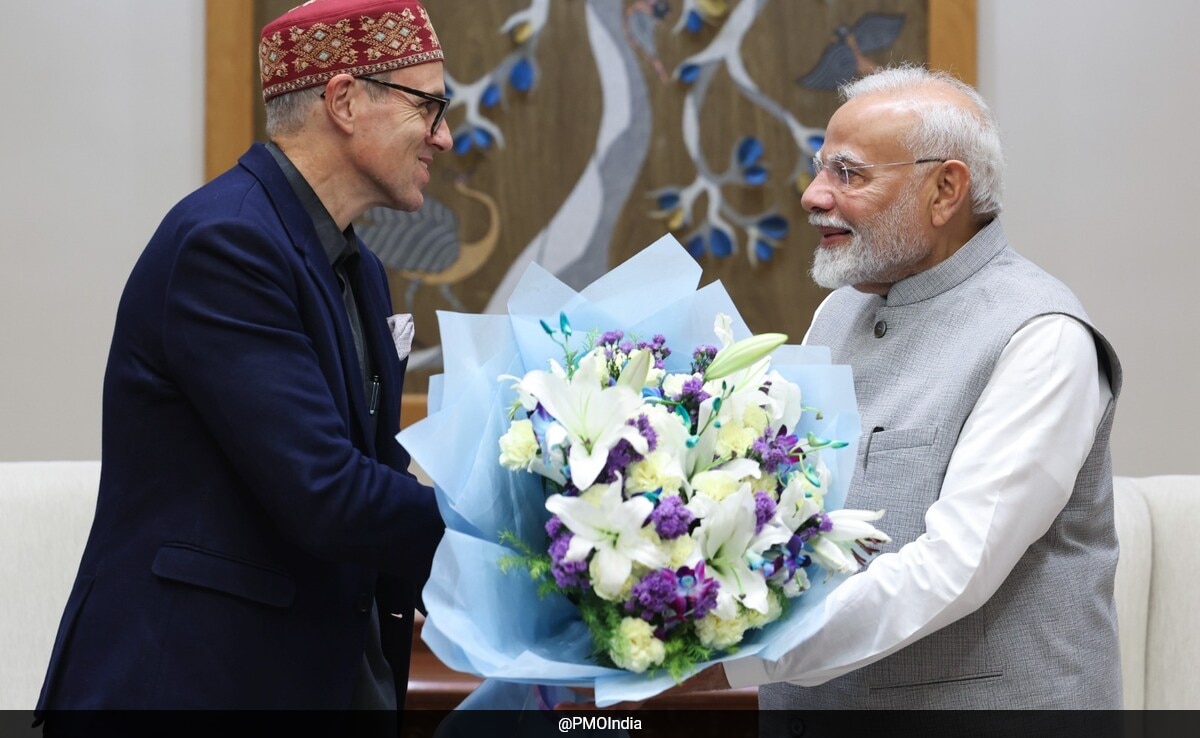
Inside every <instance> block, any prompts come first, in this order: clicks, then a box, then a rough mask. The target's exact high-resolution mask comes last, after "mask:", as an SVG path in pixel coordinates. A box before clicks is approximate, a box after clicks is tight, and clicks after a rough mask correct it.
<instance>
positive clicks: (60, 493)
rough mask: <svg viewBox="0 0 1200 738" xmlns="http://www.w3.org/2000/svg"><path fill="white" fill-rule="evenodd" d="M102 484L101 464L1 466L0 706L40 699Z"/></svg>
mask: <svg viewBox="0 0 1200 738" xmlns="http://www.w3.org/2000/svg"><path fill="white" fill-rule="evenodd" d="M99 486H100V462H98V461H21V462H4V463H2V464H0V510H2V512H0V542H3V555H2V556H0V592H3V593H4V596H3V597H0V624H3V627H0V654H3V655H4V657H3V658H0V709H3V710H32V709H33V708H34V705H35V704H37V698H38V694H39V693H40V692H41V689H42V678H43V677H44V676H45V674H46V665H47V664H48V663H49V661H50V651H51V648H52V647H53V645H54V635H55V633H56V632H57V631H58V622H59V620H60V619H61V618H62V614H63V605H64V604H65V603H66V601H67V595H68V594H69V593H70V591H71V584H72V582H73V581H74V579H75V573H76V571H78V569H79V559H80V557H81V556H82V555H83V546H84V544H85V543H86V542H87V537H88V532H89V530H90V529H91V526H92V517H93V515H94V514H95V512H96V492H97V490H98V489H99Z"/></svg>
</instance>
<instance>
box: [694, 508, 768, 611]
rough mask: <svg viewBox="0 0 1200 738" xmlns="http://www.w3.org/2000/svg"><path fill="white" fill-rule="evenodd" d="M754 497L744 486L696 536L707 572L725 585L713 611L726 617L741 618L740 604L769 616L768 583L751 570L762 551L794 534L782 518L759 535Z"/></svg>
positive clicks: (714, 513) (709, 518)
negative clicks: (756, 528)
mask: <svg viewBox="0 0 1200 738" xmlns="http://www.w3.org/2000/svg"><path fill="white" fill-rule="evenodd" d="M756 526H757V518H756V516H755V512H754V494H753V493H752V492H751V491H750V485H748V484H747V485H744V486H743V487H742V488H741V489H740V490H739V491H738V492H736V493H735V494H732V495H730V496H729V497H726V498H725V499H724V500H723V501H722V502H721V503H720V504H719V505H717V506H716V509H715V510H713V511H712V514H711V515H710V516H709V517H708V518H706V519H704V520H703V521H702V522H701V524H700V527H699V528H697V529H696V532H695V534H694V537H695V539H696V544H697V545H698V546H699V548H700V555H701V556H703V557H704V559H705V561H706V562H707V563H706V564H705V570H706V571H707V572H709V573H710V574H711V576H713V578H715V579H716V580H717V581H719V582H720V583H721V587H720V589H719V590H718V592H717V606H716V608H714V610H713V612H714V613H715V614H716V615H717V616H719V617H722V618H733V617H735V616H736V615H737V612H738V610H737V603H739V602H740V603H741V604H742V605H743V606H744V607H746V608H748V609H751V610H755V611H757V612H760V613H764V614H765V613H766V612H767V608H768V604H769V603H768V601H767V582H766V580H765V579H764V578H763V576H762V573H761V572H760V571H757V570H755V569H752V568H751V564H752V563H755V562H757V561H758V560H759V559H761V556H762V552H763V551H765V550H766V549H768V548H770V547H771V546H773V545H775V544H777V543H786V542H787V541H788V540H790V539H791V537H792V533H791V531H789V530H787V529H786V528H784V527H783V525H782V524H780V523H779V520H778V517H776V518H775V519H774V520H772V521H770V522H768V523H767V524H766V525H764V526H763V529H762V530H761V531H759V532H758V533H756V532H755V531H754V529H755V527H756Z"/></svg>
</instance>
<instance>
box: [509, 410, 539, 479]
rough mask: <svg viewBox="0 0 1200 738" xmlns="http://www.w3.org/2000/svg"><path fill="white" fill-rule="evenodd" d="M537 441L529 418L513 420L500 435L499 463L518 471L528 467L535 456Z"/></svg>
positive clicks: (536, 453)
mask: <svg viewBox="0 0 1200 738" xmlns="http://www.w3.org/2000/svg"><path fill="white" fill-rule="evenodd" d="M537 455H538V442H537V437H536V436H535V435H534V434H533V423H531V422H530V421H529V420H514V421H513V423H512V425H510V426H509V427H508V432H506V433H505V434H504V435H502V436H500V465H501V466H503V467H504V468H505V469H512V470H513V471H519V470H521V469H528V468H529V465H530V464H532V463H533V461H534V460H535V459H536V458H537Z"/></svg>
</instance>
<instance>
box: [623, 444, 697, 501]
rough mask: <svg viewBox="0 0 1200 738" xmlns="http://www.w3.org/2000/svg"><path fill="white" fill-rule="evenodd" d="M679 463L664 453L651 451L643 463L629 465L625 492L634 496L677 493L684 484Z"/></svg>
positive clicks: (636, 462) (637, 462)
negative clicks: (654, 492) (656, 491)
mask: <svg viewBox="0 0 1200 738" xmlns="http://www.w3.org/2000/svg"><path fill="white" fill-rule="evenodd" d="M679 472H680V469H679V463H678V462H677V461H675V460H674V459H673V458H671V455H670V454H668V453H666V452H664V451H651V452H650V453H649V454H647V455H646V457H645V458H644V459H642V460H641V461H635V462H633V463H632V464H630V465H629V469H628V471H627V473H628V475H629V476H627V477H626V478H625V490H626V491H627V492H630V493H632V494H637V493H639V492H653V491H655V490H657V489H661V490H662V491H663V492H676V491H678V490H679V488H680V486H682V484H683V479H682V477H681V476H680V474H679Z"/></svg>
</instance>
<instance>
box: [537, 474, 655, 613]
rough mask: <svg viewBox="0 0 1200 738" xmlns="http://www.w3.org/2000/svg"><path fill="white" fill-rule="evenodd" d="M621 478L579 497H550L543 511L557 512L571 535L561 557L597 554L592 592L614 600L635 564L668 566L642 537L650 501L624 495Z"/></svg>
mask: <svg viewBox="0 0 1200 738" xmlns="http://www.w3.org/2000/svg"><path fill="white" fill-rule="evenodd" d="M621 486H622V481H621V479H620V478H619V477H618V478H617V480H616V481H615V482H613V483H612V484H609V485H605V486H604V487H603V488H599V490H598V494H597V492H596V491H593V490H589V491H588V492H586V493H584V494H582V495H580V496H579V497H565V496H563V495H551V496H550V498H549V499H547V500H546V509H547V510H549V511H550V512H551V513H553V514H555V515H557V516H558V518H559V519H560V520H562V522H563V525H565V526H566V527H567V529H568V530H570V531H571V533H573V534H574V535H573V536H572V537H571V543H570V546H569V548H568V549H567V553H566V555H565V556H564V557H563V560H564V561H583V560H584V559H586V558H587V556H588V554H589V553H591V552H592V551H595V552H596V556H595V558H594V559H593V560H592V566H591V569H592V571H593V572H595V573H596V576H595V577H594V578H593V580H592V586H593V587H594V588H595V590H596V594H598V595H600V596H601V597H603V598H605V599H609V600H611V599H614V598H616V597H617V596H618V595H619V594H620V593H621V588H622V587H623V586H624V585H625V580H626V579H628V578H629V574H630V572H632V571H633V562H635V561H636V562H638V563H640V564H644V565H645V566H648V567H651V568H658V567H660V566H663V565H664V564H666V555H665V554H664V553H663V552H662V551H661V550H660V549H659V548H658V547H656V546H655V545H654V542H653V541H652V540H651V539H650V538H648V537H646V536H644V535H642V527H643V525H644V524H645V522H646V518H648V517H649V516H650V513H651V512H653V511H654V503H652V502H651V501H650V500H649V499H647V498H646V497H644V496H641V495H639V496H637V497H634V498H633V499H632V500H626V499H624V496H623V495H622V494H621Z"/></svg>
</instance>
